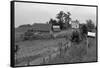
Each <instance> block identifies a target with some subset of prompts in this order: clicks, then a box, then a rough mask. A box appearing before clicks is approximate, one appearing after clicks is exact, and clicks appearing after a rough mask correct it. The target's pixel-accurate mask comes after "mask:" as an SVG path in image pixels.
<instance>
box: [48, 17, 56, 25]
mask: <svg viewBox="0 0 100 68" xmlns="http://www.w3.org/2000/svg"><path fill="white" fill-rule="evenodd" d="M49 24H52V25H53V24H57V21H56V20H54V19H52V18H51V19H50V21H49Z"/></svg>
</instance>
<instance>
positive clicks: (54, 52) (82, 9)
mask: <svg viewBox="0 0 100 68" xmlns="http://www.w3.org/2000/svg"><path fill="white" fill-rule="evenodd" d="M13 3H14V5H13V8H14V9H13V10H14V22H12V23H13V26H14V33H13V34H14V42H13V43H14V45H11V46H12V48H13V49H12V50H11V51H13V53H12V54H13V58H14V66H15V67H17V66H18V67H21V66H40V65H55V64H72V63H88V62H97V37H98V36H97V32H98V31H97V27H98V23H97V6H95V5H90V6H89V5H78V4H77V5H75V4H60V3H59V4H57V3H42V2H20V1H18V2H17V1H15V2H14V1H13Z"/></svg>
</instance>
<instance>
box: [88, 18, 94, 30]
mask: <svg viewBox="0 0 100 68" xmlns="http://www.w3.org/2000/svg"><path fill="white" fill-rule="evenodd" d="M86 22H87V28H88V31H92V30H93V29H94V28H95V25H94V23H93V21H92V20H91V19H89V20H86Z"/></svg>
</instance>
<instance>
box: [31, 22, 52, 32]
mask: <svg viewBox="0 0 100 68" xmlns="http://www.w3.org/2000/svg"><path fill="white" fill-rule="evenodd" d="M32 29H33V30H38V31H50V29H51V26H50V24H43V23H35V24H33V25H32Z"/></svg>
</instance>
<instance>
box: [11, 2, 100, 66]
mask: <svg viewBox="0 0 100 68" xmlns="http://www.w3.org/2000/svg"><path fill="white" fill-rule="evenodd" d="M15 2H20V3H38V4H39V3H40V4H53V5H74V6H84V7H96V24H97V28H96V30H97V32H96V36H97V38H96V50H97V51H96V56H97V60H96V61H93V62H97V61H98V6H97V5H82V4H65V3H50V2H35V1H11V3H10V4H11V6H10V8H11V13H10V14H11V28H10V30H11V40H10V41H11V48H10V50H11V51H10V52H11V53H10V55H11V57H10V60H11V61H10V66H11V67H26V66H15V60H14V57H15V53H14V46H15V44H14V42H15V38H14V37H15V28H14V26H15V8H14V6H15ZM76 63H77V62H76ZM76 63H75V64H76ZM78 63H90V62H78ZM62 64H74V63H62ZM45 65H59V64H45ZM45 65H30V66H45Z"/></svg>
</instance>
